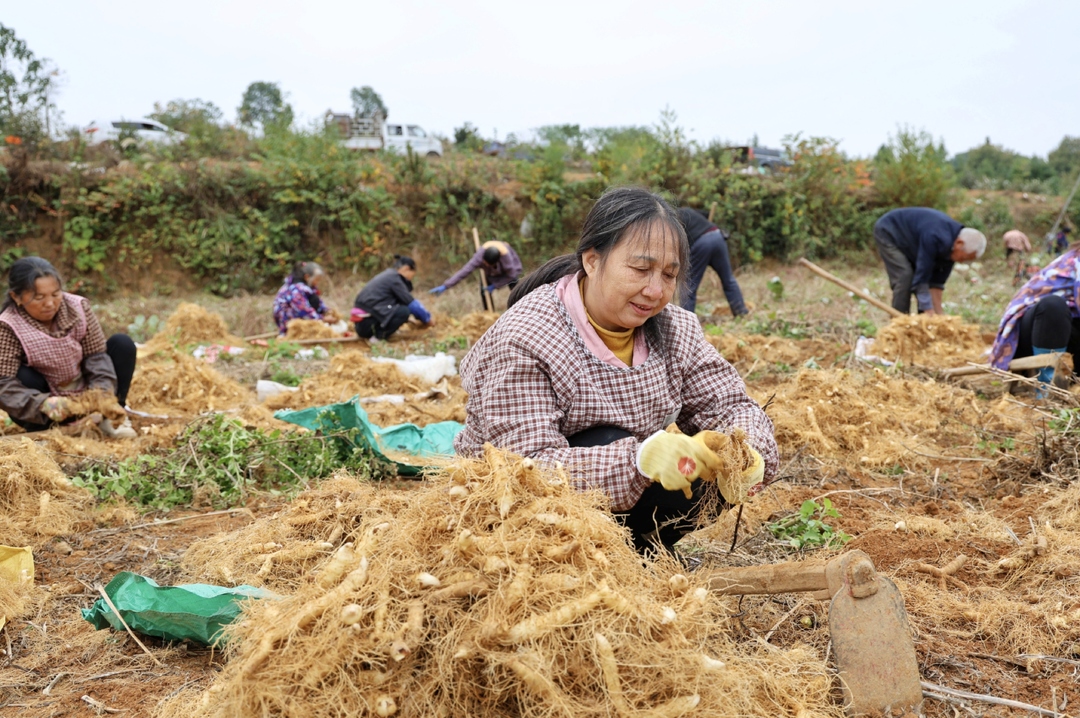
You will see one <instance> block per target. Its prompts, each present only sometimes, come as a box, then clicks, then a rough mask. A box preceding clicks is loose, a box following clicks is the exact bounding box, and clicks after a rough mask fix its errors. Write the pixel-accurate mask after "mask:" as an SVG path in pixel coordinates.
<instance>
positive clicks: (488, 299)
mask: <svg viewBox="0 0 1080 718" xmlns="http://www.w3.org/2000/svg"><path fill="white" fill-rule="evenodd" d="M472 240H473V246H475V247H476V251H477V252H479V251H480V233H479V232H477V231H476V227H473V228H472ZM487 285H488V280H487V272H485V271H484V268H483V267H482V266H481V267H480V296H481V297H483V298H484V309H486V310H487V311H489V312H493V311H495V299H494V298H493V297H492V296H491V294H490V293H489V292H488V290H487Z"/></svg>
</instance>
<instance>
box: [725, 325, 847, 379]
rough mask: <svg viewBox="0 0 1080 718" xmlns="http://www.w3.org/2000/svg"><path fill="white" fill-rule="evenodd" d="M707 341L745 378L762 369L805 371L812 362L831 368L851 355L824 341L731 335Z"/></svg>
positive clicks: (833, 343)
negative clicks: (845, 355)
mask: <svg viewBox="0 0 1080 718" xmlns="http://www.w3.org/2000/svg"><path fill="white" fill-rule="evenodd" d="M705 338H706V339H707V340H708V341H709V343H710V344H712V345H713V346H714V347H716V350H717V351H719V352H720V355H721V356H722V357H724V358H725V359H727V360H728V361H729V362H731V363H732V364H734V365H735V366H736V368H737V369H739V371H740V372H742V373H743V374H749V373H751V370H755V369H758V368H760V369H769V368H772V367H775V366H776V365H777V364H786V365H787V366H789V367H801V366H803V365H804V364H806V363H807V362H809V361H811V360H813V361H814V362H816V363H817V364H818V365H820V366H829V365H831V364H833V363H834V362H835V361H836V359H837V358H838V357H839V356H840V355H842V354H845V353H846V352H847V351H848V348H847V347H846V346H844V345H843V344H841V343H839V342H830V341H825V340H823V339H785V338H783V337H767V336H762V335H760V334H733V333H728V332H725V333H724V334H721V335H719V336H706V337H705Z"/></svg>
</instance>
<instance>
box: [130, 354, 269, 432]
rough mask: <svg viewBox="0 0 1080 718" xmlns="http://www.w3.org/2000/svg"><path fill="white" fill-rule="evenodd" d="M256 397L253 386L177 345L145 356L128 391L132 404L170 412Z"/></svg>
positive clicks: (196, 411) (250, 400)
mask: <svg viewBox="0 0 1080 718" xmlns="http://www.w3.org/2000/svg"><path fill="white" fill-rule="evenodd" d="M254 401H255V395H254V393H253V392H252V391H251V390H249V389H246V388H245V387H243V386H241V385H240V384H238V383H237V382H235V381H233V380H232V379H229V378H228V377H226V376H223V375H222V374H220V373H219V372H217V371H216V370H214V368H213V367H211V366H210V365H209V364H207V363H206V362H204V361H200V360H198V359H196V358H195V357H193V356H190V355H189V354H186V353H184V352H181V351H177V350H175V349H166V350H162V351H159V352H157V353H156V354H154V355H153V356H151V357H147V358H146V359H143V360H141V361H140V362H139V364H138V366H137V367H136V368H135V376H134V378H133V379H132V380H131V391H130V392H129V393H128V405H129V406H131V407H132V408H133V409H138V410H139V411H145V412H148V413H151V414H163V415H166V416H191V415H194V414H201V413H203V412H207V411H219V410H221V409H232V408H235V407H239V406H244V405H246V404H250V403H253V402H254Z"/></svg>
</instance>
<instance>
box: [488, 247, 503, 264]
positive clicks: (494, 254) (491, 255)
mask: <svg viewBox="0 0 1080 718" xmlns="http://www.w3.org/2000/svg"><path fill="white" fill-rule="evenodd" d="M501 255H502V252H500V251H499V248H498V247H488V248H487V249H485V250H484V261H485V262H487V263H488V264H495V262H498V261H499V257H500V256H501Z"/></svg>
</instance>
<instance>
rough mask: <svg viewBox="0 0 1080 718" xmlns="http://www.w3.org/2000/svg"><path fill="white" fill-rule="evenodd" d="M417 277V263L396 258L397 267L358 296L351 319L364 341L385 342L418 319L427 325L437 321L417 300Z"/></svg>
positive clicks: (367, 286)
mask: <svg viewBox="0 0 1080 718" xmlns="http://www.w3.org/2000/svg"><path fill="white" fill-rule="evenodd" d="M415 276H416V260H414V259H413V258H412V257H402V256H400V255H396V254H395V255H394V265H393V266H392V267H390V269H384V270H383V271H382V272H380V273H379V274H376V275H375V276H374V277H372V279H371V281H370V282H368V283H367V284H365V285H364V288H363V289H361V290H360V293H359V294H357V295H356V301H355V302H353V309H352V313H351V315H350V319H351V320H352V321H353V323H354V324H355V325H356V336H358V337H360V338H361V339H371V338H374V339H376V340H380V341H381V340H383V339H386V338H387V337H389V336H390V335H391V334H393V333H394V332H396V331H397V330H398V329H399V328H400V327H401V325H402V324H404V323H405V322H407V321H408V320H409V315H410V314H411V315H412V316H414V317H416V318H417V319H419V320H420V321H421V322H422V323H424V324H426V325H427V326H433V325H434V324H435V321H434V320H433V319H432V317H431V313H430V312H428V310H427V309H425V308H424V305H423V304H421V303H420V300H419V299H413V295H412V288H413V285H412V280H413V277H415Z"/></svg>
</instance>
